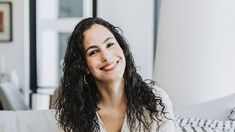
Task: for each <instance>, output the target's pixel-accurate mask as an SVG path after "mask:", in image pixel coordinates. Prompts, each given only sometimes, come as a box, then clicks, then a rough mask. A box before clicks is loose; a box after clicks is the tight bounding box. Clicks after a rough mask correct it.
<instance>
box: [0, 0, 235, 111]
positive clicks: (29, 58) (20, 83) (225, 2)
mask: <svg viewBox="0 0 235 132" xmlns="http://www.w3.org/2000/svg"><path fill="white" fill-rule="evenodd" d="M4 2H6V3H7V5H11V6H10V7H11V8H10V9H9V11H8V12H5V10H6V9H5V8H2V7H1V4H3V3H4ZM3 3H2V1H1V2H0V12H2V11H3V12H4V13H8V14H10V15H8V16H9V18H10V19H9V21H7V22H5V23H11V24H7V25H8V26H10V28H9V30H10V31H11V32H10V33H9V35H11V38H12V39H9V40H4V41H1V39H2V38H1V37H0V73H1V77H0V87H5V88H6V89H7V90H9V89H10V88H11V89H14V90H16V91H17V92H16V94H17V95H18V93H20V96H22V100H23V103H25V105H26V106H29V107H30V108H33V109H46V108H48V107H49V105H50V102H51V96H52V95H53V94H54V91H55V89H56V88H58V85H59V79H60V77H61V76H62V72H61V70H62V67H61V66H62V63H63V56H64V51H65V48H66V44H67V38H68V36H69V35H70V34H71V32H72V30H73V28H74V26H75V25H76V24H77V23H78V22H79V21H80V20H81V19H83V18H86V17H92V16H94V17H96V16H98V17H102V18H104V19H105V20H107V21H109V22H111V23H112V24H114V25H115V26H118V27H120V28H121V29H122V30H123V34H124V36H125V37H126V38H127V40H128V42H129V44H130V47H131V50H132V52H133V56H134V59H135V62H136V65H137V67H138V68H137V69H138V72H139V73H140V74H141V75H142V77H143V79H153V80H155V81H157V82H158V83H159V84H160V87H162V88H163V89H164V90H165V91H166V92H167V93H168V94H169V96H170V98H171V99H172V102H173V104H174V105H175V106H184V105H190V104H195V103H201V102H205V101H209V100H213V99H216V98H219V97H223V96H227V95H230V94H232V93H234V92H235V81H234V79H235V37H234V34H235V25H234V23H235V8H233V5H234V4H235V1H233V0H207V1H205V0H178V1H174V0H164V1H163V0H147V1H144V0H113V1H110V0H50V1H48V0H8V1H7V0H4V1H3ZM5 19H6V18H5ZM3 25H4V24H3ZM6 28H7V27H6ZM0 36H1V32H0ZM9 93H12V92H9ZM0 96H1V97H2V98H3V96H5V95H1V94H0ZM9 96H14V97H16V95H9ZM0 99H1V98H0ZM2 100H4V99H2ZM13 100H18V101H19V99H17V98H15V99H13ZM13 102H14V101H13ZM43 105H44V106H43Z"/></svg>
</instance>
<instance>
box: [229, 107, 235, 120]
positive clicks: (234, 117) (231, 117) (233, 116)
mask: <svg viewBox="0 0 235 132" xmlns="http://www.w3.org/2000/svg"><path fill="white" fill-rule="evenodd" d="M228 120H231V121H235V107H234V108H233V109H232V111H231V112H230V114H229V116H228Z"/></svg>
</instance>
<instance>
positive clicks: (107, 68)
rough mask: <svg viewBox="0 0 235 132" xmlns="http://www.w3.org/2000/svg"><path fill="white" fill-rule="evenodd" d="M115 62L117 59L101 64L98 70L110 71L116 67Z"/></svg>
mask: <svg viewBox="0 0 235 132" xmlns="http://www.w3.org/2000/svg"><path fill="white" fill-rule="evenodd" d="M117 63H118V61H114V62H112V63H108V64H106V65H104V66H102V67H101V68H100V70H103V71H106V72H108V71H112V70H113V69H114V68H115V67H116V65H117Z"/></svg>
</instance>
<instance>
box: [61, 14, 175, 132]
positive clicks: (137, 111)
mask: <svg viewBox="0 0 235 132" xmlns="http://www.w3.org/2000/svg"><path fill="white" fill-rule="evenodd" d="M119 31H120V30H118V28H117V27H114V26H113V25H112V24H110V23H109V22H107V21H105V20H103V19H101V18H86V19H83V20H82V21H81V22H80V23H78V24H77V26H76V27H75V29H74V31H73V33H72V35H71V36H70V38H69V41H68V46H67V49H66V53H65V57H64V64H63V66H64V68H63V73H64V75H63V77H62V79H61V84H60V88H59V96H58V99H57V106H56V109H57V115H58V116H57V117H58V118H57V119H58V121H59V124H60V126H61V128H62V129H63V130H64V131H65V132H70V131H74V132H77V131H79V132H88V131H89V132H90V131H101V132H106V131H109V132H120V131H121V132H129V131H141V132H142V131H148V132H156V131H160V132H174V131H177V127H176V126H175V120H174V115H173V110H172V104H171V101H170V99H169V97H168V96H167V94H166V93H165V92H164V91H163V90H162V89H160V88H158V87H157V86H155V85H154V82H153V81H151V80H150V81H149V82H146V81H143V79H142V78H141V76H140V75H139V74H138V73H137V71H136V67H135V63H134V59H133V57H132V54H131V52H130V50H129V46H128V44H127V42H126V40H125V38H124V37H123V36H122V35H121V34H120V33H119Z"/></svg>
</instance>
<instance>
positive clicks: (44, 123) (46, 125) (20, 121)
mask: <svg viewBox="0 0 235 132" xmlns="http://www.w3.org/2000/svg"><path fill="white" fill-rule="evenodd" d="M0 132H59V127H58V125H57V121H56V119H55V110H41V111H32V110H26V111H0Z"/></svg>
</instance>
